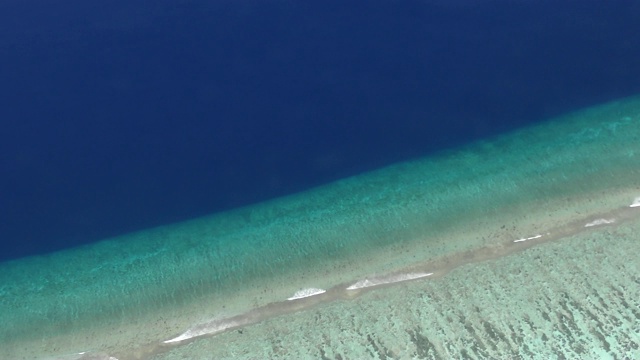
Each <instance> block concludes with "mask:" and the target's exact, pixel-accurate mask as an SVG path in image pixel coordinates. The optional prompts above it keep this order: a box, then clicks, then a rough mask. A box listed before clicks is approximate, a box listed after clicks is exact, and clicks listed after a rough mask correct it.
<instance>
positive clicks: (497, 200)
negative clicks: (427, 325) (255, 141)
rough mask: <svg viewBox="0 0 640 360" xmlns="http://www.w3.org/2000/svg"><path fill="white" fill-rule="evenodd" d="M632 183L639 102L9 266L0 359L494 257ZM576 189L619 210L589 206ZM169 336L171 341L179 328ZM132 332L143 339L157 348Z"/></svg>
mask: <svg viewBox="0 0 640 360" xmlns="http://www.w3.org/2000/svg"><path fill="white" fill-rule="evenodd" d="M638 179H640V98H638V97H635V98H629V99H625V100H621V101H618V102H613V103H609V104H606V105H603V106H599V107H594V108H591V109H587V110H585V111H581V112H577V113H574V114H570V115H567V116H564V117H562V118H557V119H553V120H550V121H548V122H546V123H544V124H542V125H538V126H535V127H531V128H527V129H523V130H520V131H517V132H513V133H510V134H506V135H504V136H501V137H498V138H494V139H487V140H486V141H483V142H478V143H476V144H473V145H471V146H468V147H465V148H462V149H456V150H455V151H454V150H452V151H449V152H445V153H441V154H438V155H436V156H432V157H429V158H425V159H421V160H416V161H412V162H407V163H401V164H397V165H395V166H391V167H388V168H385V169H381V170H379V171H376V172H372V173H368V174H363V175H360V176H356V177H352V178H348V179H344V180H342V181H338V182H336V183H333V184H330V185H327V186H324V187H321V188H318V189H315V190H313V191H309V192H305V193H300V194H297V195H293V196H289V197H285V198H282V199H278V200H275V201H271V202H267V203H263V204H258V205H255V206H250V207H246V208H242V209H237V210H235V211H230V212H227V213H223V214H218V215H214V216H211V217H206V218H202V219H197V220H193V221H190V222H186V223H181V224H175V225H167V226H165V227H161V228H157V229H151V230H147V231H142V232H139V233H134V234H130V235H126V236H122V237H119V238H115V239H109V240H105V241H103V242H101V243H98V244H94V245H91V246H87V247H82V248H77V249H73V250H69V251H64V252H59V253H54V254H51V255H47V256H39V257H32V258H26V259H21V260H17V261H13V262H8V263H3V264H0V299H1V302H0V322H1V323H2V327H0V358H3V359H4V358H9V357H15V358H19V356H22V355H20V354H22V351H24V349H22V348H21V346H36V345H33V344H41V343H43V342H45V343H47V344H48V342H47V341H43V339H50V338H52V337H58V336H63V335H65V334H71V335H73V334H75V333H79V332H86V331H89V330H91V331H97V332H99V331H101V330H100V329H99V328H100V326H104V325H105V324H108V326H109V327H110V329H112V330H113V329H118V328H119V327H120V326H124V325H125V324H129V323H131V322H136V321H145V320H146V319H148V318H149V317H153V316H155V314H159V313H163V314H167V313H168V314H171V315H172V316H174V317H176V316H180V314H181V313H180V311H181V310H180V309H187V308H189V309H190V310H189V311H186V310H185V311H186V312H185V315H184V318H185V319H188V320H185V321H186V322H187V323H190V322H191V321H195V320H196V319H197V312H198V311H200V310H202V311H205V310H206V311H207V312H210V313H212V314H210V315H213V314H215V313H217V312H218V311H219V312H220V313H224V314H228V315H235V314H240V313H242V312H244V311H249V310H251V309H254V308H258V307H261V306H264V305H267V304H269V303H272V302H274V301H280V300H282V299H284V298H285V297H286V295H285V294H291V293H292V291H293V290H295V289H301V288H305V287H309V286H318V287H321V288H324V289H327V288H331V287H334V286H339V285H340V284H342V283H343V282H348V281H353V280H357V279H360V278H362V277H364V276H366V275H367V274H371V273H388V272H393V271H395V270H398V269H402V268H405V267H410V266H412V265H414V264H420V263H428V262H429V261H437V260H438V259H440V258H442V257H445V256H450V255H451V254H456V253H462V252H465V251H473V250H476V249H483V248H487V247H492V246H502V244H504V243H505V242H507V243H508V242H510V241H511V240H510V239H517V238H518V237H521V236H529V235H534V234H535V233H534V232H535V231H536V227H535V226H536V224H542V223H544V222H545V221H547V222H548V223H550V224H551V225H550V226H553V225H554V224H553V222H554V221H556V222H563V221H565V220H566V221H573V220H575V219H576V216H577V218H582V217H588V216H589V214H599V213H606V212H608V211H613V210H615V209H616V208H617V207H619V206H623V205H624V204H627V205H628V203H630V202H631V201H632V200H633V198H629V197H628V194H627V192H628V190H629V189H635V190H637V195H636V196H640V190H639V189H640V181H639V180H638ZM585 194H589V196H595V195H598V196H600V198H605V199H606V198H608V197H607V196H609V197H610V198H611V199H613V200H612V201H611V203H607V202H606V201H599V200H598V201H593V202H590V201H583V200H584V197H585ZM605 194H606V196H605ZM616 196H618V197H620V199H617V198H616ZM600 198H598V199H600ZM594 199H595V198H594ZM618 200H619V201H618ZM620 201H621V202H622V203H620ZM575 204H579V205H575ZM576 206H579V208H576ZM547 209H548V211H547ZM576 212H577V213H579V214H576ZM545 214H547V215H545ZM578 215H579V216H578ZM545 216H548V217H552V218H553V219H545V218H544V217H545ZM505 224H507V225H511V224H514V225H513V226H512V229H511V230H509V229H510V228H507V226H506V225H505ZM502 227H504V228H507V229H503V230H500V229H501V228H502ZM408 251H411V254H406V253H407V252H408ZM411 255H412V256H411ZM445 279H446V277H445ZM633 286H638V284H637V283H636V284H635V285H633ZM244 290H247V291H252V294H253V293H255V292H259V291H263V292H264V293H265V295H264V296H256V297H255V298H252V299H251V301H249V300H247V303H246V304H245V303H242V302H241V301H240V300H238V299H239V298H238V295H237V294H239V293H242V291H244ZM267 290H268V291H267ZM203 303H207V304H208V305H202V304H203ZM224 303H226V304H227V305H228V306H225V307H224V308H222V306H221V305H220V304H224ZM194 304H198V305H194ZM483 306H490V305H483ZM345 311H347V310H345ZM172 326H173V327H171V326H169V327H168V330H167V335H166V336H169V335H170V334H173V335H175V331H177V329H179V328H180V326H183V324H182V323H180V322H179V321H177V320H176V321H174V323H173V325H172ZM421 326H424V325H421ZM96 329H97V330H96ZM96 336H98V335H96ZM140 336H141V339H140V340H139V341H140V342H141V344H147V343H148V342H149V341H151V340H152V339H151V338H152V337H153V335H148V336H149V337H150V338H145V337H144V336H143V335H140ZM163 336H164V335H163ZM416 336H417V335H416ZM442 336H450V335H447V334H446V333H442ZM155 340H156V341H158V342H160V341H162V340H166V338H159V339H155ZM30 341H32V343H30ZM136 341H137V340H136ZM86 342H87V344H89V345H88V346H89V347H90V349H91V350H94V349H95V346H98V345H91V344H93V343H92V342H91V340H86ZM16 344H20V345H19V346H18V345H16ZM23 344H31V345H23ZM141 344H135V341H133V340H132V343H127V344H121V345H122V346H123V347H131V346H133V347H135V346H136V345H141ZM74 346H76V345H73V346H71V345H70V346H69V347H64V346H61V348H54V347H52V348H49V345H47V349H43V350H42V352H43V353H46V352H47V351H49V352H51V353H53V354H55V353H56V352H57V351H59V352H64V351H71V349H72V348H73V349H75V347H74ZM100 346H102V345H100ZM105 346H106V345H105ZM118 346H120V345H113V346H112V348H118ZM36 347H37V346H36ZM112 348H111V347H109V350H112ZM63 349H64V350H63ZM77 350H78V351H84V350H86V349H77ZM95 350H106V349H95ZM3 352H4V353H3ZM24 358H28V357H24Z"/></svg>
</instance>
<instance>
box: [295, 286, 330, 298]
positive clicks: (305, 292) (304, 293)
mask: <svg viewBox="0 0 640 360" xmlns="http://www.w3.org/2000/svg"><path fill="white" fill-rule="evenodd" d="M325 292H327V291H326V290H324V289H318V288H307V289H302V290H299V291H296V293H295V294H293V296H292V297H290V298H287V300H297V299H303V298H307V297H310V296H314V295H320V294H324V293H325Z"/></svg>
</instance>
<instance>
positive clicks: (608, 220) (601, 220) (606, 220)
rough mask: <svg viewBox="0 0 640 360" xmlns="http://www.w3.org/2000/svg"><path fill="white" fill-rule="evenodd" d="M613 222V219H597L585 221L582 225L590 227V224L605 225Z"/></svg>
mask: <svg viewBox="0 0 640 360" xmlns="http://www.w3.org/2000/svg"><path fill="white" fill-rule="evenodd" d="M614 222H616V220H615V219H597V220H594V221H592V222H590V223H587V224H586V225H585V226H584V227H592V226H598V225H606V224H613V223H614Z"/></svg>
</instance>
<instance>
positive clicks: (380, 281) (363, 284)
mask: <svg viewBox="0 0 640 360" xmlns="http://www.w3.org/2000/svg"><path fill="white" fill-rule="evenodd" d="M431 275H433V273H409V274H400V275H394V276H387V277H379V278H372V279H363V280H358V281H357V282H355V283H354V284H352V285H351V286H349V287H347V290H357V289H364V288H368V287H372V286H378V285H384V284H392V283H396V282H401V281H407V280H413V279H419V278H422V277H427V276H431Z"/></svg>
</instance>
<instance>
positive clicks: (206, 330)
mask: <svg viewBox="0 0 640 360" xmlns="http://www.w3.org/2000/svg"><path fill="white" fill-rule="evenodd" d="M246 323H247V321H246V320H245V321H238V320H231V319H217V320H212V321H209V322H206V323H202V324H199V325H196V326H194V327H192V328H191V329H189V330H187V331H185V332H183V333H182V334H180V335H178V336H177V337H175V338H173V339H169V340H165V341H163V343H165V344H170V343H176V342H180V341H184V340H189V339H191V338H194V337H197V336H202V335H212V334H216V333H219V332H221V331H224V330H227V329H229V328H232V327H234V326H241V325H245V324H246Z"/></svg>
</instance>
